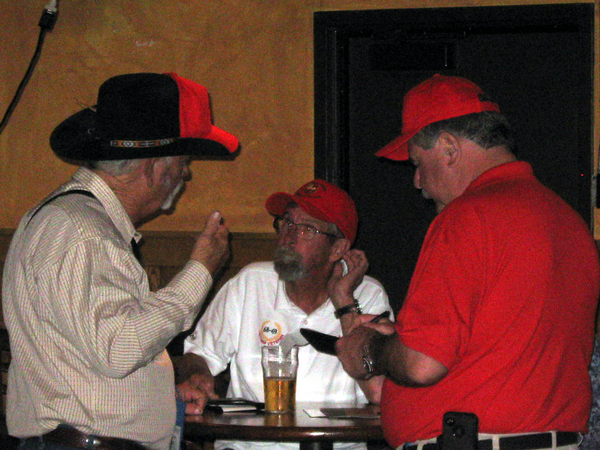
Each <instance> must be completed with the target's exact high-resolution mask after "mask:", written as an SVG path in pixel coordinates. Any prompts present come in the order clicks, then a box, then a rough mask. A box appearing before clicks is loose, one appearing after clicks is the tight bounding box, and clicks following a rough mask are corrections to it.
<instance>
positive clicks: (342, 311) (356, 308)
mask: <svg viewBox="0 0 600 450" xmlns="http://www.w3.org/2000/svg"><path fill="white" fill-rule="evenodd" d="M349 313H356V314H362V308H361V307H360V303H358V300H356V299H354V303H350V304H349V305H346V306H342V307H341V308H338V309H336V310H335V312H334V313H333V315H334V316H335V318H336V319H341V317H342V316H344V315H346V314H349Z"/></svg>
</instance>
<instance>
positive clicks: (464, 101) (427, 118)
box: [375, 74, 500, 161]
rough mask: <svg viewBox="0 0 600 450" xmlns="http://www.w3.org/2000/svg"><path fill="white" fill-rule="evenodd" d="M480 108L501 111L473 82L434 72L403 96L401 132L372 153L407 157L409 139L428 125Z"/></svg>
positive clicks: (473, 111)
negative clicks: (434, 73) (430, 76)
mask: <svg viewBox="0 0 600 450" xmlns="http://www.w3.org/2000/svg"><path fill="white" fill-rule="evenodd" d="M483 111H496V112H500V108H499V107H498V105H497V104H496V103H494V102H493V101H492V100H490V99H489V98H488V97H487V96H486V95H485V93H484V92H483V91H482V90H481V88H480V87H479V86H477V85H476V84H475V83H473V82H472V81H469V80H467V79H466V78H461V77H448V76H445V75H439V74H437V75H434V76H433V77H432V78H429V79H428V80H425V81H423V82H422V83H421V84H418V85H417V86H415V87H414V88H412V89H411V90H410V91H408V93H407V94H406V95H405V96H404V106H403V109H402V134H401V135H400V136H398V137H397V138H396V139H394V140H393V141H392V142H390V143H389V144H387V145H386V146H385V147H383V148H382V149H381V150H379V151H378V152H377V153H375V155H376V156H383V157H385V158H388V159H393V160H397V161H404V160H407V159H408V141H409V140H410V138H412V137H413V136H414V135H415V134H417V133H418V132H419V131H421V129H423V128H424V127H426V126H427V125H429V124H432V123H434V122H439V121H440V120H446V119H452V118H454V117H459V116H465V115H467V114H473V113H479V112H483Z"/></svg>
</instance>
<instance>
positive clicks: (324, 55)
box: [315, 4, 593, 311]
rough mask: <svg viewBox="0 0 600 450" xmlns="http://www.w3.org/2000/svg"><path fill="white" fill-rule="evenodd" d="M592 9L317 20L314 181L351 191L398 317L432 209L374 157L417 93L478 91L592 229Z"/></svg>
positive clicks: (352, 14) (406, 177) (525, 155)
mask: <svg viewBox="0 0 600 450" xmlns="http://www.w3.org/2000/svg"><path fill="white" fill-rule="evenodd" d="M592 43H593V5H590V4H572V5H542V6H515V7H512V6H511V7H508V6H506V7H483V8H481V7H478V8H439V9H414V10H412V9H407V10H384V11H382V10H378V11H349V12H319V13H315V119H316V121H315V144H316V148H315V172H316V176H317V177H321V178H324V179H327V180H328V181H332V182H334V183H336V184H338V185H340V186H341V187H343V188H346V189H347V190H348V191H349V192H350V194H351V195H352V196H353V197H354V198H355V200H356V201H357V207H358V210H359V217H360V228H359V235H358V239H357V242H356V247H357V248H361V249H363V250H365V251H366V252H367V256H368V257H369V260H370V264H371V266H370V267H371V268H370V274H371V275H373V276H375V277H376V278H378V279H379V280H380V281H382V282H383V284H384V286H385V287H386V289H387V291H388V293H389V294H390V300H391V302H392V305H393V306H394V308H395V310H396V311H397V310H398V309H399V308H400V306H401V304H402V300H403V298H404V296H405V294H406V290H407V288H408V284H409V281H410V277H411V275H412V271H413V269H414V265H415V263H416V259H417V257H418V253H419V249H420V246H421V243H422V241H423V238H424V235H425V232H426V230H427V227H428V226H429V223H430V222H431V220H432V219H433V217H434V216H435V208H434V206H433V204H432V203H430V202H428V201H426V200H424V199H423V198H422V197H421V194H420V192H419V191H417V190H416V189H414V187H413V185H412V177H413V173H414V171H413V168H412V167H411V166H410V164H408V163H404V162H393V161H390V160H387V159H381V158H377V157H375V156H374V153H375V152H376V151H377V150H378V149H379V148H381V147H382V146H384V145H385V144H386V143H387V142H389V141H390V140H392V139H393V138H394V137H396V136H397V135H398V134H400V129H401V114H400V113H401V105H402V98H403V96H404V94H405V93H406V91H407V90H408V89H410V88H411V87H412V86H414V85H415V84H417V83H419V82H421V81H423V80H424V79H426V78H429V77H430V76H432V75H433V74H435V73H443V74H445V75H459V76H464V77H466V78H469V79H470V80H472V81H474V82H475V83H477V84H479V85H480V86H481V87H482V88H483V89H484V90H485V91H486V93H487V94H488V95H490V96H491V97H492V98H493V99H495V100H496V102H497V103H499V105H500V108H501V110H502V112H504V113H505V114H506V115H507V116H508V117H509V119H510V121H511V123H512V124H513V127H514V131H515V135H516V139H517V146H518V155H517V156H518V157H519V158H520V159H522V160H526V161H528V162H530V163H531V164H532V166H533V168H534V171H535V173H536V175H537V176H538V178H540V180H541V181H542V182H543V183H545V184H546V185H547V186H549V187H550V188H552V189H553V190H554V191H555V192H557V193H558V194H559V195H561V196H562V197H563V198H564V199H565V200H566V201H567V202H568V203H570V204H571V205H572V206H573V207H574V208H575V209H576V210H577V211H578V212H579V213H580V214H581V215H582V216H583V217H584V219H585V220H586V221H588V223H591V210H592V205H591V174H592V168H591V161H592V147H591V145H592V144H591V143H592V68H593V66H592V61H593V60H592V48H593V46H592Z"/></svg>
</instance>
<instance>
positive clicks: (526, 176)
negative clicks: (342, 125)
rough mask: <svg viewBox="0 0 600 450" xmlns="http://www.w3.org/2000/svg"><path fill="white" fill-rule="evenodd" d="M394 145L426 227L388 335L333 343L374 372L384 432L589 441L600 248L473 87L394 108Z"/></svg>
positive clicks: (361, 371)
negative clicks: (423, 207)
mask: <svg viewBox="0 0 600 450" xmlns="http://www.w3.org/2000/svg"><path fill="white" fill-rule="evenodd" d="M402 117H403V124H402V135H401V136H400V137H398V138H397V139H395V140H394V141H392V142H391V143H390V144H388V145H387V146H386V147H384V148H383V149H382V150H380V151H379V152H378V153H377V155H378V156H383V157H386V158H390V159H393V160H410V161H411V162H412V163H413V164H414V166H415V176H414V185H415V187H416V188H418V189H421V190H422V193H423V195H424V196H425V197H426V198H430V199H432V200H433V201H434V202H435V204H436V207H437V211H438V215H437V217H436V218H435V220H434V221H433V222H432V224H431V226H430V228H429V230H428V233H427V236H426V237H425V241H424V243H423V247H422V249H421V254H420V256H419V259H418V262H417V266H416V268H415V272H414V274H413V277H412V280H411V284H410V287H409V290H408V294H407V297H406V299H405V301H404V304H403V306H402V309H401V310H400V313H399V314H398V317H397V320H396V322H395V324H394V325H385V324H365V325H364V326H359V327H357V328H355V329H354V331H353V332H352V333H351V334H348V335H347V336H344V337H342V339H340V340H339V341H338V342H337V350H338V356H339V357H340V359H341V360H342V362H343V364H344V367H345V368H346V370H347V371H348V373H349V374H350V375H352V376H353V377H356V378H359V379H363V378H368V377H370V376H373V375H374V374H384V375H385V376H386V381H385V382H384V384H383V391H382V393H381V398H382V401H381V422H382V426H383V430H384V433H385V436H386V439H387V440H388V442H389V443H390V444H391V445H392V446H393V447H394V448H402V449H403V450H436V449H441V450H445V449H461V450H463V449H479V450H492V449H493V450H509V449H513V450H515V449H518V450H528V449H562V450H575V449H576V448H577V444H578V442H579V441H580V439H581V436H580V433H581V432H584V431H585V430H586V426H587V425H586V422H587V419H588V416H589V412H590V401H591V398H590V397H591V389H590V378H589V375H588V365H589V363H590V359H591V354H592V347H593V340H594V315H595V311H596V305H597V302H598V295H599V292H600V267H599V263H598V252H597V250H596V246H595V244H594V240H593V238H592V235H591V233H590V230H589V228H588V226H587V224H586V223H585V222H584V220H583V219H582V218H581V217H580V216H579V215H578V214H577V213H576V212H575V211H574V210H573V209H572V208H571V207H570V206H569V205H567V203H566V202H564V201H563V200H562V199H561V198H559V197H558V196H557V195H556V194H555V193H554V192H552V191H551V190H550V189H548V188H547V187H545V186H543V185H542V184H541V183H540V182H539V181H538V180H537V178H536V177H535V176H534V174H533V170H532V167H531V166H530V165H529V164H528V163H526V162H524V161H517V159H516V158H515V156H514V154H513V147H514V143H513V138H512V135H511V131H510V126H509V123H508V120H507V118H506V117H505V116H504V115H503V114H501V113H500V109H499V107H498V105H497V104H496V103H495V102H494V101H492V100H491V99H490V97H489V96H488V95H486V93H485V92H484V91H483V90H482V89H481V88H480V87H479V86H477V85H476V84H475V83H473V82H471V81H469V80H466V79H464V78H461V77H454V76H444V75H436V76H433V77H432V78H429V79H427V80H425V81H423V82H422V83H420V84H419V85H417V86H416V87H414V88H413V89H411V90H410V91H409V92H408V93H407V94H406V96H405V97H404V105H403V114H402Z"/></svg>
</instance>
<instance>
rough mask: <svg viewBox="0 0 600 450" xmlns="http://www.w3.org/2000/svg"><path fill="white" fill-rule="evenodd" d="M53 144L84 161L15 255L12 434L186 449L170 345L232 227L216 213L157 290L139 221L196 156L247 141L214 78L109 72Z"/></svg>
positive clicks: (27, 439) (164, 199) (107, 448)
mask: <svg viewBox="0 0 600 450" xmlns="http://www.w3.org/2000/svg"><path fill="white" fill-rule="evenodd" d="M50 144H51V147H52V149H53V150H54V152H55V153H56V154H57V155H58V156H60V157H61V158H64V159H67V160H72V161H81V162H82V163H81V165H82V167H80V168H79V170H78V171H77V172H76V173H75V174H74V176H73V178H72V179H71V180H70V181H69V182H67V183H65V184H64V185H62V186H61V187H59V188H58V189H57V190H55V191H54V192H53V193H52V194H50V195H49V196H48V197H46V198H45V199H44V200H42V201H41V202H40V203H39V204H38V205H37V206H36V207H34V208H33V209H32V210H31V211H29V212H28V213H27V214H26V215H25V217H24V218H23V219H22V221H21V223H20V224H19V227H18V228H17V230H16V232H15V234H14V237H13V240H12V243H11V246H10V250H9V254H8V257H7V260H6V264H5V270H4V279H3V295H2V297H3V304H4V319H5V321H6V325H7V327H8V330H9V335H10V346H11V352H12V362H11V365H10V370H9V377H8V404H7V424H8V430H9V433H10V434H11V435H13V436H16V437H19V438H21V447H20V448H21V449H41V448H44V449H76V448H81V449H83V448H85V449H94V448H102V449H103V450H111V449H121V450H126V449H132V450H133V449H141V448H149V449H156V450H167V449H169V447H170V446H171V442H173V445H174V446H177V445H178V442H179V441H178V439H179V437H178V436H177V426H176V396H175V385H174V373H173V366H172V363H171V360H170V358H169V356H168V354H167V353H166V351H165V347H166V345H167V344H168V343H169V342H170V341H171V339H172V338H173V337H174V336H176V335H177V334H178V333H180V332H181V331H183V330H185V329H187V328H189V327H190V326H191V325H192V322H193V320H194V318H195V317H196V315H197V313H198V311H199V309H200V306H201V305H202V302H203V300H204V298H205V297H206V294H207V292H208V290H209V289H210V287H211V285H212V281H213V279H212V275H213V274H214V273H215V272H216V271H218V270H219V268H220V267H221V266H222V264H223V263H224V261H225V259H226V258H227V256H228V254H229V247H228V243H227V237H228V230H227V228H226V227H225V226H224V225H223V224H222V223H223V220H222V217H221V215H220V213H218V212H214V213H213V214H211V216H210V217H209V218H208V220H207V222H206V225H205V227H204V230H203V231H202V232H201V234H200V236H199V237H198V239H197V241H196V244H195V246H194V248H193V250H192V253H191V255H190V259H189V261H188V263H187V264H186V265H185V267H184V268H183V269H182V271H181V272H180V273H179V274H178V275H177V276H176V277H175V278H174V280H173V281H171V282H170V283H169V284H168V285H167V286H166V287H165V288H164V289H161V290H159V291H157V292H150V289H149V284H148V278H147V276H146V273H145V271H144V269H143V268H142V266H141V265H140V263H139V261H138V259H137V258H136V246H137V241H139V239H140V237H141V236H140V234H139V233H138V232H137V231H136V226H138V225H140V224H141V223H143V222H145V221H147V220H149V219H151V218H152V217H154V216H156V215H157V213H159V212H160V211H161V210H167V209H169V208H171V206H172V205H173V203H174V201H175V199H176V197H177V195H178V193H179V192H180V190H181V188H182V187H183V186H184V184H185V182H186V181H187V180H189V178H190V175H191V174H190V168H189V163H190V159H191V158H193V157H207V156H209V157H219V156H223V157H224V156H227V155H230V154H231V153H233V152H234V151H235V150H236V148H237V146H238V141H237V139H236V138H235V137H234V136H233V135H231V134H229V133H227V132H225V131H223V130H220V129H218V128H216V127H215V126H213V125H212V123H211V114H210V108H209V97H208V92H207V90H206V89H205V88H204V87H203V86H201V85H199V84H197V83H194V82H192V81H190V80H187V79H185V78H182V77H179V76H178V75H177V74H175V73H169V74H156V73H139V74H127V75H120V76H116V77H113V78H111V79H109V80H107V81H106V82H105V83H103V84H102V86H101V87H100V89H99V92H98V102H97V105H95V107H94V108H88V109H84V110H83V111H80V112H78V113H77V114H75V115H73V116H71V117H69V118H68V119H66V120H65V121H64V122H63V123H61V124H60V125H59V126H58V127H57V128H56V129H55V130H54V132H53V133H52V135H51V138H50Z"/></svg>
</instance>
